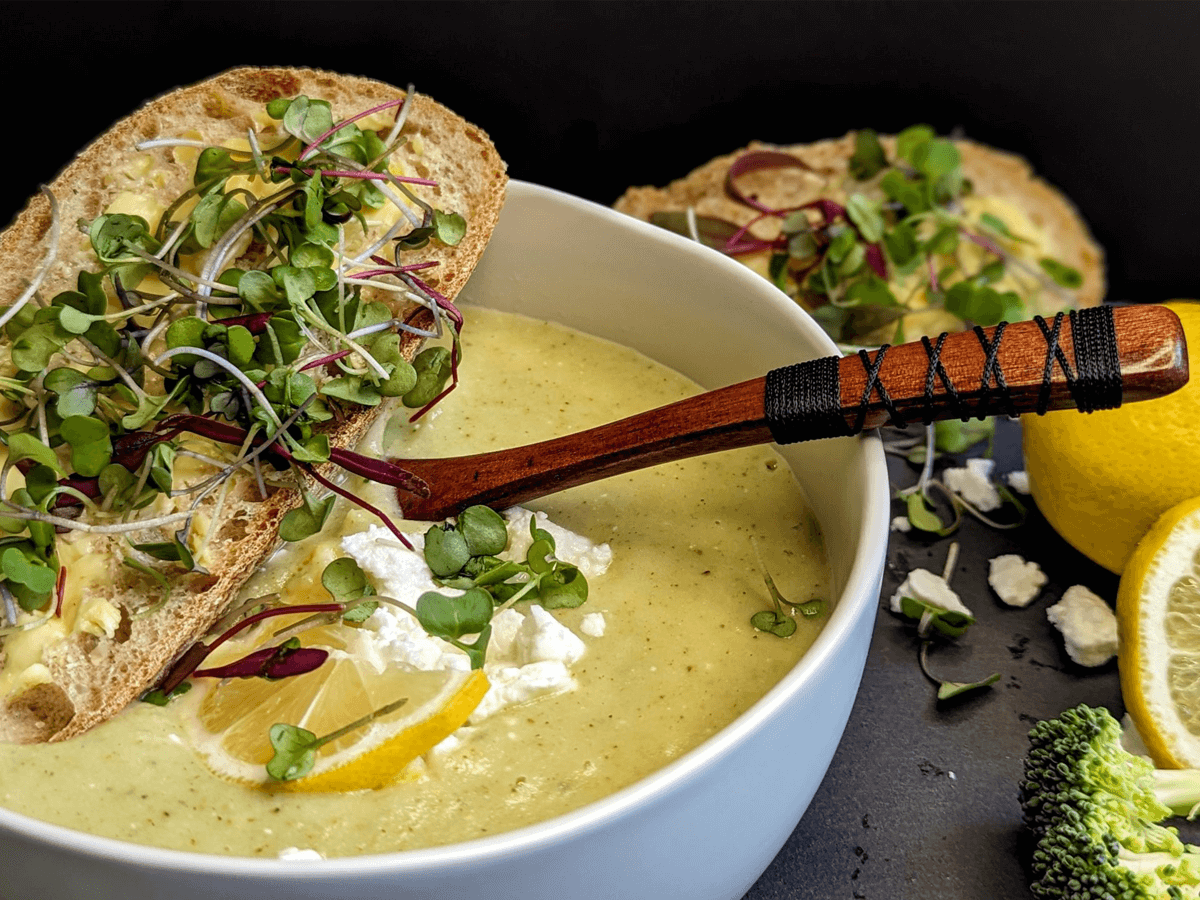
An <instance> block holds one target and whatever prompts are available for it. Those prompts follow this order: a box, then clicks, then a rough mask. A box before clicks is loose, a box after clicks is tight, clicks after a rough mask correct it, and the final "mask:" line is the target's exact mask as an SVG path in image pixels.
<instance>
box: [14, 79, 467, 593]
mask: <svg viewBox="0 0 1200 900" xmlns="http://www.w3.org/2000/svg"><path fill="white" fill-rule="evenodd" d="M409 96H411V94H410V95H409ZM268 107H269V108H268V112H269V114H270V115H271V116H272V117H273V118H274V119H275V120H276V121H277V123H278V124H277V126H274V127H271V128H268V129H266V130H264V132H263V133H261V134H256V133H255V132H254V131H253V130H251V131H250V132H249V134H248V139H249V144H250V147H251V150H250V151H249V152H242V151H235V150H228V149H225V148H221V147H214V146H208V145H205V144H204V142H199V146H197V142H195V141H192V140H190V139H182V140H181V139H157V140H155V141H151V142H147V143H146V144H145V145H144V149H145V150H147V151H154V150H155V149H158V148H160V147H167V146H197V149H200V150H201V152H200V153H199V155H198V158H197V163H196V169H195V173H194V178H193V184H192V185H191V186H190V187H189V188H188V189H187V190H186V191H184V192H183V193H182V194H181V195H180V196H179V197H178V198H177V199H176V200H175V201H173V202H171V203H170V204H168V206H167V207H166V210H165V211H164V212H163V213H162V214H161V215H160V216H159V218H158V220H157V221H156V222H154V223H151V222H147V221H146V220H145V219H143V218H141V217H139V216H136V215H130V214H126V213H110V214H104V215H100V216H98V217H96V218H95V219H93V220H92V221H90V222H84V223H81V226H80V227H81V228H82V230H83V231H84V232H85V234H86V236H87V240H88V242H89V243H90V245H91V248H92V250H93V252H94V254H95V257H96V261H97V264H98V267H99V269H100V271H99V272H98V273H95V272H88V271H83V272H79V273H78V275H77V279H76V285H75V288H74V289H72V290H66V291H62V292H60V293H59V294H57V295H56V296H54V297H53V298H50V299H49V301H48V302H47V301H46V300H42V299H41V298H38V297H36V294H37V291H38V289H39V288H40V286H41V284H42V282H43V280H44V278H45V276H46V273H47V271H48V270H49V269H50V267H51V266H52V264H53V262H54V260H55V256H56V253H57V251H58V246H59V237H60V235H59V232H60V229H61V223H60V216H59V211H58V204H57V201H56V200H55V198H54V197H53V196H52V195H50V194H48V193H47V197H48V201H49V206H50V228H49V236H48V237H49V246H48V248H47V251H46V254H45V257H44V259H43V260H42V261H41V263H40V265H39V267H38V270H37V272H36V273H35V274H34V275H33V276H32V277H31V279H30V283H29V285H28V287H27V289H26V290H24V291H23V292H22V293H21V295H20V296H19V297H18V298H17V299H16V300H15V301H14V302H12V303H11V304H10V305H9V306H7V307H4V308H0V329H2V330H3V333H4V334H6V335H7V337H8V339H9V340H10V341H11V355H10V358H11V361H12V368H13V370H14V371H13V373H11V374H9V373H6V374H5V377H4V378H3V379H0V395H3V397H4V399H5V401H6V402H7V403H8V404H9V407H8V408H7V409H6V410H5V416H4V418H5V420H4V422H3V424H2V425H0V430H2V433H0V441H3V443H5V444H7V446H8V451H9V453H8V462H7V463H6V464H5V471H7V470H8V467H9V466H10V465H15V466H17V467H18V468H21V470H22V474H24V475H25V476H26V486H24V487H22V488H20V489H16V490H11V489H9V488H8V487H7V486H6V480H5V479H4V478H3V477H0V529H2V530H3V532H4V533H5V537H3V538H0V541H2V542H3V546H2V547H0V588H2V589H3V590H6V591H8V592H9V594H10V595H11V596H13V597H14V603H15V604H17V605H20V606H22V607H25V608H28V609H31V610H41V609H45V608H46V606H47V604H48V601H49V599H50V596H51V593H52V590H51V588H52V585H51V581H52V579H53V578H54V576H55V573H56V572H57V571H58V569H59V567H58V560H57V554H56V553H55V540H56V538H55V534H54V532H55V529H65V530H68V531H79V532H83V533H91V534H117V535H125V536H127V537H128V538H129V540H130V547H129V550H128V552H127V553H126V557H125V559H126V564H127V565H128V566H129V567H130V568H132V569H134V570H136V571H138V572H140V573H141V574H142V575H143V576H145V577H147V578H149V579H153V580H154V581H156V582H158V583H159V585H160V587H161V593H160V596H159V597H158V599H157V601H155V602H151V603H149V604H147V606H146V607H144V608H143V609H141V610H139V611H137V612H135V615H145V614H148V613H149V612H151V611H153V610H154V609H157V608H158V607H160V606H161V605H162V604H163V603H164V602H167V600H168V598H169V592H170V580H169V579H168V578H167V577H166V575H165V572H166V571H170V570H172V569H175V570H177V569H179V568H183V569H185V570H190V571H196V572H201V571H203V570H202V568H201V567H200V566H198V565H197V563H196V555H197V551H196V548H194V547H193V546H191V544H190V539H189V536H190V534H191V527H190V526H191V521H192V518H193V516H194V515H195V513H196V511H197V510H198V509H199V505H200V503H201V502H209V503H213V502H215V504H216V506H217V507H218V508H219V507H220V506H221V504H223V503H224V502H225V497H226V495H227V488H228V486H229V484H230V483H231V479H234V478H235V477H242V478H252V479H253V480H254V482H256V483H257V485H258V490H259V493H260V495H262V496H264V497H265V495H266V493H267V483H268V482H271V483H272V484H279V483H280V482H279V480H278V479H277V478H275V479H272V477H271V476H270V475H269V474H266V475H264V471H263V466H262V465H261V463H262V461H263V460H264V459H265V460H268V461H270V462H271V463H272V464H274V465H275V466H277V467H288V466H294V467H300V468H301V469H302V471H304V472H311V471H313V470H312V468H311V467H312V466H313V465H315V464H318V463H326V462H331V463H333V464H335V465H343V464H345V465H347V466H349V467H350V469H351V470H352V471H354V472H355V473H356V474H359V475H362V476H363V477H367V478H379V477H382V478H383V479H384V480H386V481H388V483H392V484H397V485H399V484H406V485H407V486H408V488H409V489H412V490H415V491H417V492H418V493H420V492H422V491H424V492H425V493H427V487H426V486H425V485H424V484H423V483H421V482H419V480H417V479H413V478H412V477H411V476H409V475H408V474H407V473H404V472H403V471H402V470H399V469H398V468H397V467H395V466H393V465H391V464H388V463H383V462H379V461H371V460H366V459H365V458H362V457H358V456H357V455H355V454H350V455H349V456H347V452H346V451H341V450H340V449H339V448H332V447H330V446H329V441H328V438H327V437H325V436H324V433H323V431H322V428H323V426H324V424H325V423H328V422H332V421H335V420H340V419H341V418H342V417H343V415H344V414H345V413H349V412H353V411H354V410H355V409H360V408H362V407H364V406H368V407H369V406H374V405H377V404H378V403H380V402H381V401H382V399H383V398H386V397H404V396H407V395H410V394H411V395H412V396H411V397H410V405H412V406H418V407H420V408H421V410H422V411H424V409H426V408H427V407H428V405H429V404H430V403H431V402H436V400H437V399H439V398H440V397H441V396H444V394H445V393H446V387H445V385H446V382H447V381H450V382H451V386H453V384H454V383H455V382H456V380H457V364H458V358H459V354H460V352H461V349H460V346H459V344H458V341H457V335H458V333H459V331H460V330H461V326H462V317H461V315H459V314H458V311H457V310H456V309H455V308H454V306H453V304H452V303H451V302H450V301H449V299H448V298H446V297H444V296H442V295H441V294H440V293H439V292H437V291H436V290H435V289H434V288H433V287H432V286H430V285H429V284H428V283H426V282H424V281H421V280H420V279H417V278H416V276H415V275H414V273H416V272H420V271H423V270H425V269H428V268H430V267H432V266H435V265H436V262H434V261H431V260H428V259H421V258H419V253H418V252H416V251H418V250H419V249H420V248H421V247H425V246H428V245H429V244H430V243H431V242H438V243H440V244H441V245H443V246H453V245H454V244H456V243H458V242H459V241H460V240H461V239H462V236H463V233H464V232H465V228H466V223H465V220H464V219H463V218H462V217H461V216H459V215H457V214H456V213H454V212H453V211H450V212H447V211H442V210H438V209H435V208H434V207H433V206H432V205H430V204H429V203H426V202H425V201H423V200H421V199H420V198H419V197H418V196H417V195H416V194H414V193H413V192H412V190H411V186H412V185H413V184H421V185H429V184H433V183H434V182H433V181H432V180H431V179H428V178H423V177H421V178H413V177H410V176H407V175H397V174H396V173H395V172H394V171H392V169H391V168H389V167H390V166H391V164H392V160H393V156H394V155H395V153H396V151H397V149H398V148H401V147H404V146H405V144H406V138H405V136H404V134H403V133H402V129H403V127H404V121H405V120H406V119H407V114H408V110H409V108H410V101H409V99H408V96H406V98H404V99H403V100H400V99H398V100H396V101H391V102H389V103H384V104H381V105H379V106H377V107H373V108H372V109H370V110H364V111H362V112H360V113H358V114H355V115H352V116H350V117H349V118H346V119H343V120H341V121H339V122H336V123H335V121H334V119H333V116H332V112H331V109H330V106H329V104H328V103H326V102H325V101H322V100H316V99H310V98H308V97H304V96H299V97H294V98H282V99H279V100H275V101H272V102H271V103H270V104H268ZM391 108H395V109H396V110H397V120H396V123H395V124H394V125H392V126H389V129H388V133H387V134H386V135H383V133H382V132H381V133H379V134H377V133H376V132H375V131H372V130H363V129H361V128H360V127H359V125H357V124H355V123H357V122H360V121H361V120H363V119H364V118H365V117H367V116H369V115H371V114H372V113H376V112H382V111H384V110H387V109H391ZM397 171H399V170H398V169H397ZM231 179H237V180H238V181H242V180H244V179H249V180H251V181H258V182H261V183H262V185H263V186H265V187H267V190H265V191H263V190H261V189H256V190H253V191H252V190H249V189H247V188H245V187H235V186H234V184H235V183H237V182H234V181H231ZM260 195H261V196H260ZM387 204H392V205H393V206H395V207H396V212H397V214H398V221H397V226H399V227H397V226H391V227H389V228H387V229H386V234H385V235H384V237H383V238H382V239H380V238H378V237H377V236H376V235H374V234H372V233H370V232H369V229H368V225H367V221H366V218H365V215H366V212H367V211H369V210H377V209H381V208H383V207H384V206H386V205H387ZM414 210H415V212H414ZM352 220H357V221H358V224H359V225H360V226H361V229H362V233H363V242H364V244H365V245H366V246H365V248H363V249H362V250H361V251H360V254H359V256H358V257H355V258H353V259H351V258H348V257H347V255H346V251H345V233H346V230H345V223H347V222H351V221H352ZM405 227H407V229H408V230H407V231H405V230H404V228H405ZM389 243H390V244H391V245H392V246H393V248H394V253H393V254H392V256H393V257H394V258H387V257H385V256H382V255H379V254H380V253H381V251H382V248H383V247H385V246H386V245H388V244H389ZM247 247H250V248H251V250H252V251H253V252H251V253H250V254H248V255H246V251H247ZM201 251H204V253H205V255H204V256H203V260H204V262H203V264H202V267H201V268H200V270H199V271H198V272H195V271H192V270H191V268H190V267H191V266H192V263H191V262H190V260H191V259H192V258H194V257H195V255H196V254H198V253H200V252H201ZM364 262H366V265H364ZM151 276H156V277H157V279H158V282H161V283H162V284H164V285H166V286H167V287H168V290H167V291H166V292H165V293H164V292H162V290H161V286H159V287H158V290H154V289H150V285H151V284H157V282H153V281H151V280H150V279H151ZM376 297H380V298H382V299H375V298H376ZM403 302H407V303H416V304H419V305H421V306H424V307H425V308H426V309H428V310H429V311H430V313H431V314H432V322H433V325H434V326H435V327H434V329H433V330H432V331H431V330H428V329H424V328H422V327H421V325H423V324H425V322H412V321H410V320H409V317H408V316H407V315H405V314H404V311H403V310H402V309H400V308H399V306H398V304H399V303H403ZM443 319H447V320H449V321H450V322H451V323H453V325H454V328H455V342H454V346H453V348H451V349H450V350H444V351H443V353H442V354H434V355H430V356H427V357H426V358H425V360H424V361H423V362H422V365H421V372H420V373H419V372H418V370H417V368H416V367H414V366H413V365H411V364H410V363H409V362H408V361H407V360H406V359H405V358H404V356H403V354H402V353H401V342H400V334H401V332H413V333H416V334H418V335H421V336H428V335H431V334H440V333H441V330H442V328H441V323H442V321H443ZM426 321H427V320H426ZM418 388H419V390H418ZM414 390H415V391H416V393H415V394H413V391H414ZM173 420H174V421H175V422H177V423H178V424H179V427H175V426H173V425H172V424H171V423H172V421H173ZM197 423H207V424H205V425H198V424H197ZM223 427H226V428H228V429H229V431H227V432H224V433H222V432H221V429H222V428H223ZM188 431H190V432H191V433H195V434H198V435H199V436H201V437H205V438H209V439H211V440H216V441H218V442H220V443H226V444H231V445H236V450H234V449H231V451H230V453H229V455H227V456H225V457H223V458H222V459H220V460H217V459H214V458H212V457H208V456H205V457H204V460H203V461H205V462H206V463H207V464H209V465H211V466H213V468H214V469H215V473H216V474H210V475H208V476H207V477H205V478H204V479H202V480H200V481H197V482H195V483H192V484H187V485H180V484H177V483H176V477H175V473H174V472H173V467H172V465H171V461H172V460H173V458H174V455H175V453H176V452H183V453H185V454H189V455H191V456H192V458H194V459H201V456H202V454H201V455H197V454H196V451H195V450H190V449H187V448H186V447H184V446H182V445H181V444H180V441H181V440H184V437H183V436H182V435H185V434H186V433H187V432H188ZM313 478H314V479H315V480H316V481H317V482H318V483H321V484H322V485H324V486H326V487H328V485H327V484H325V482H327V481H329V479H327V478H326V477H325V476H324V475H321V474H317V473H315V472H314V473H313ZM334 490H335V492H337V493H343V491H341V490H337V489H336V488H334ZM214 492H216V493H215V501H214V500H212V499H211V497H212V495H213V494H214ZM160 494H162V495H166V496H167V497H168V498H180V497H185V496H186V497H189V498H191V499H190V501H189V505H188V507H187V508H180V507H179V506H177V507H176V510H175V511H173V510H170V509H168V510H167V511H165V512H158V513H156V514H146V513H140V514H139V511H140V510H143V509H145V508H146V507H147V506H149V505H151V504H152V503H153V502H154V500H155V497H156V496H158V495H160ZM160 509H161V508H160ZM327 511H328V499H326V500H320V499H316V498H314V497H313V496H312V495H311V494H304V495H303V496H302V505H301V507H300V508H299V510H298V511H294V512H293V513H291V514H289V516H290V518H289V519H288V520H287V523H286V527H285V528H284V532H285V537H287V536H290V537H293V538H294V537H296V536H302V535H303V534H306V533H310V532H311V531H312V530H315V529H316V528H318V527H319V526H320V525H321V524H322V523H323V522H324V519H325V515H326V514H327ZM385 521H386V519H385ZM181 525H182V528H180V526H181ZM389 525H390V523H389ZM391 527H392V528H393V531H395V528H394V526H391ZM175 528H179V531H178V532H173V531H166V530H167V529H175ZM155 529H158V530H160V531H162V532H163V533H161V534H160V536H158V537H152V536H150V535H149V533H152V532H153V531H154V530H155ZM208 539H209V538H208V537H207V536H206V537H205V538H204V539H203V540H204V541H207V540H208ZM9 551H11V552H9ZM4 560H7V563H5V562H4Z"/></svg>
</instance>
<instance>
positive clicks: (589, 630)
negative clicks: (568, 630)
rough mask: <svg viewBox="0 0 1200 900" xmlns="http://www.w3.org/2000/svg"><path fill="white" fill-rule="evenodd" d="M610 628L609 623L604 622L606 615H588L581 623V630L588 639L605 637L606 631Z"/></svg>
mask: <svg viewBox="0 0 1200 900" xmlns="http://www.w3.org/2000/svg"><path fill="white" fill-rule="evenodd" d="M607 627H608V623H607V622H606V621H605V620H604V613H598V612H597V613H588V614H587V615H586V616H584V617H583V619H582V620H581V621H580V623H579V630H580V631H582V632H583V633H584V634H586V635H587V636H588V637H596V638H598V637H604V629H605V628H607Z"/></svg>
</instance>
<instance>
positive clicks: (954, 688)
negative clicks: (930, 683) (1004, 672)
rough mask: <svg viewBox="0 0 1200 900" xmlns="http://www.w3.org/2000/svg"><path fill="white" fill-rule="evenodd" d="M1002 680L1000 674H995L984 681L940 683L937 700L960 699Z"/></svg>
mask: <svg viewBox="0 0 1200 900" xmlns="http://www.w3.org/2000/svg"><path fill="white" fill-rule="evenodd" d="M999 680H1000V673H999V672H993V673H992V674H991V675H989V676H988V677H987V678H985V679H983V680H982V681H971V682H963V681H939V682H938V692H937V698H938V699H939V700H949V699H950V698H952V697H958V696H960V695H961V694H965V693H967V692H968V691H975V690H978V689H980V688H985V687H990V686H991V685H993V684H995V683H996V682H997V681H999Z"/></svg>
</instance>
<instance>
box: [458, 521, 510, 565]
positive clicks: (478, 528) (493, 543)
mask: <svg viewBox="0 0 1200 900" xmlns="http://www.w3.org/2000/svg"><path fill="white" fill-rule="evenodd" d="M457 527H458V530H459V531H461V532H462V536H463V540H464V541H466V545H467V550H468V551H469V552H470V554H471V556H497V555H499V554H500V553H503V552H504V549H505V548H506V547H507V546H508V528H507V527H506V526H505V524H504V517H503V516H501V515H500V513H498V512H496V511H495V510H494V509H491V508H489V507H487V506H468V507H467V508H466V509H464V510H463V511H462V513H461V514H460V515H459V517H458V526H457ZM460 568H461V567H460Z"/></svg>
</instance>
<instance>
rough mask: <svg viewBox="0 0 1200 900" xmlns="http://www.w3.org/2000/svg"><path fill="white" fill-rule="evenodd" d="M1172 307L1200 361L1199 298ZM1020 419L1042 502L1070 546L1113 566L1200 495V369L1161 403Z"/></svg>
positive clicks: (1034, 486)
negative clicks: (1168, 514) (1166, 516)
mask: <svg viewBox="0 0 1200 900" xmlns="http://www.w3.org/2000/svg"><path fill="white" fill-rule="evenodd" d="M1165 305H1166V306H1167V307H1169V308H1170V309H1172V310H1174V311H1175V313H1176V314H1177V315H1178V316H1179V319H1180V321H1181V322H1182V323H1183V330H1184V334H1185V335H1186V337H1187V341H1188V345H1189V346H1190V347H1191V348H1193V349H1194V352H1195V353H1196V354H1197V358H1200V302H1194V301H1183V300H1173V301H1171V302H1169V303H1167V304H1165ZM1022 426H1023V430H1024V435H1025V437H1024V447H1025V467H1026V469H1027V470H1028V472H1029V487H1030V490H1031V491H1032V493H1033V499H1034V500H1035V501H1036V502H1037V505H1038V508H1039V509H1040V510H1041V511H1042V514H1043V515H1045V517H1046V519H1047V521H1049V523H1050V524H1051V526H1052V527H1053V528H1054V530H1055V531H1057V532H1058V533H1059V534H1060V535H1062V536H1063V538H1065V539H1066V541H1067V543H1069V544H1070V545H1071V546H1073V547H1075V548H1076V549H1077V550H1079V551H1080V552H1082V553H1083V554H1085V555H1086V556H1088V557H1089V558H1091V559H1093V560H1095V561H1096V562H1097V563H1099V564H1100V565H1102V566H1104V567H1105V568H1106V569H1110V570H1111V571H1113V572H1117V573H1120V572H1121V571H1122V570H1123V569H1124V568H1125V563H1126V561H1127V560H1128V559H1129V555H1130V554H1131V553H1132V552H1133V548H1134V547H1135V546H1136V545H1137V542H1138V541H1139V540H1141V539H1142V536H1143V535H1145V534H1146V532H1148V531H1149V530H1150V526H1151V525H1153V524H1154V522H1155V520H1156V519H1157V518H1158V517H1159V516H1160V515H1161V514H1162V513H1163V512H1165V511H1166V510H1168V509H1170V508H1171V507H1172V506H1174V505H1175V504H1177V503H1179V502H1181V501H1183V500H1186V499H1187V498H1189V497H1195V496H1200V440H1198V438H1200V376H1197V377H1193V378H1192V379H1190V380H1189V381H1188V383H1187V384H1186V385H1184V386H1183V387H1182V388H1180V389H1179V390H1178V391H1175V392H1174V393H1173V394H1168V395H1167V396H1165V397H1159V398H1157V399H1155V400H1144V401H1142V402H1139V403H1130V404H1127V405H1124V406H1121V407H1120V408H1118V409H1109V410H1101V411H1100V412H1094V413H1089V414H1081V413H1079V412H1076V411H1075V410H1060V411H1058V412H1051V413H1047V414H1046V415H1044V416H1033V415H1030V416H1025V417H1024V419H1023V420H1022Z"/></svg>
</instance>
